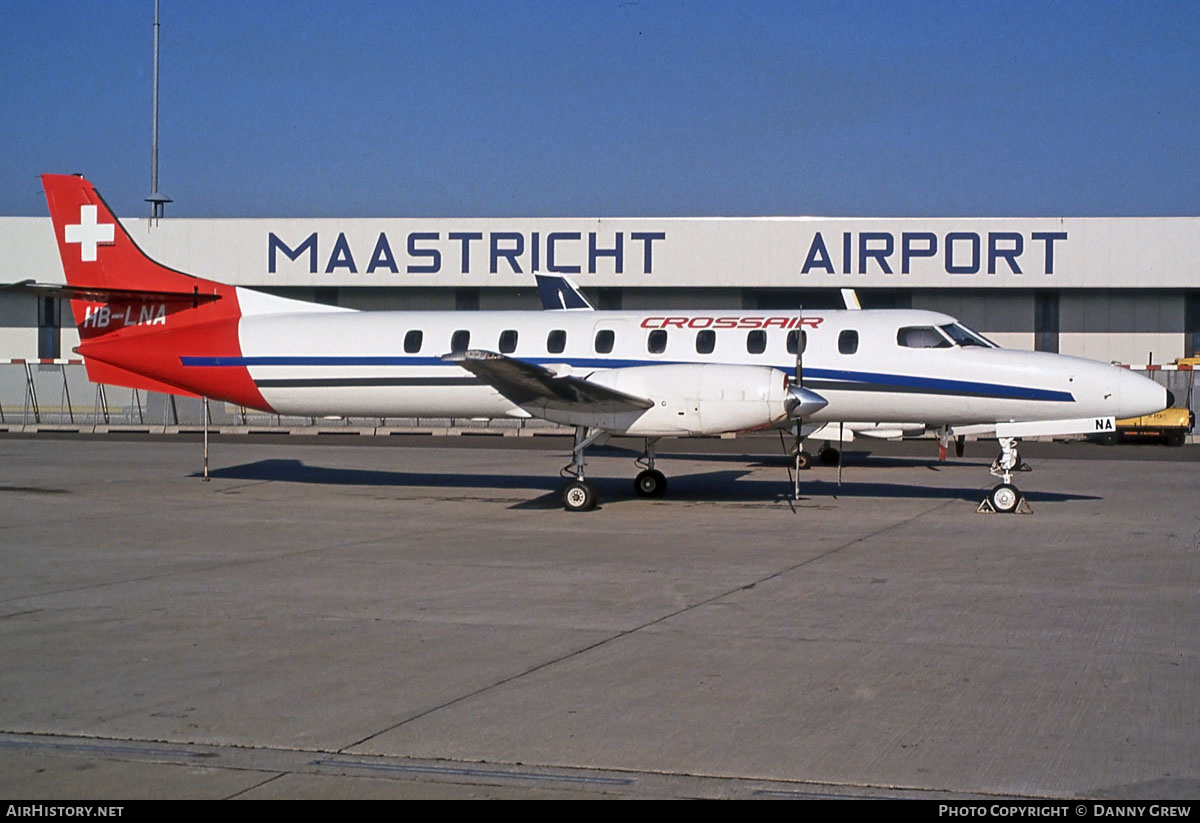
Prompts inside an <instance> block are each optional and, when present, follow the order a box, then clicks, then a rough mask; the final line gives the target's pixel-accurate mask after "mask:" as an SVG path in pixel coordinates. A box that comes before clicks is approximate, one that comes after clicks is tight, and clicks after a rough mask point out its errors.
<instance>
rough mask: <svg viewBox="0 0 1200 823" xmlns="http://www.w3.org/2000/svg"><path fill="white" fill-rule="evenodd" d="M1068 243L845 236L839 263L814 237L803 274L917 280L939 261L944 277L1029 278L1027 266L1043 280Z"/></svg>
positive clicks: (999, 235)
mask: <svg viewBox="0 0 1200 823" xmlns="http://www.w3.org/2000/svg"><path fill="white" fill-rule="evenodd" d="M1066 240H1067V233H1066V232H1065V231H1035V232H1030V233H1029V237H1028V243H1027V242H1026V236H1025V235H1024V234H1021V233H1020V232H1012V231H990V232H987V233H986V234H980V233H979V232H973V231H952V232H947V233H946V234H945V236H944V237H941V238H939V237H938V235H936V234H934V233H933V232H926V231H906V232H900V233H899V242H897V237H896V234H895V233H893V232H886V231H864V232H858V233H857V236H856V235H855V233H854V232H842V238H841V243H840V247H841V256H840V258H835V257H834V255H833V254H832V253H831V251H830V246H829V243H828V242H827V241H826V239H825V237H824V236H823V235H822V234H821V232H815V233H814V234H813V237H812V241H811V242H810V243H809V245H808V253H807V254H806V255H805V257H804V264H803V266H801V268H800V273H801V274H811V273H813V272H824V273H826V274H851V273H855V272H857V273H858V274H864V275H865V274H896V273H897V272H896V267H897V266H898V267H899V274H902V275H904V274H912V272H913V268H914V266H919V265H921V261H923V260H930V261H939V258H940V261H939V262H940V264H941V269H942V271H944V272H945V273H946V274H952V275H977V274H980V273H981V272H986V273H987V274H1025V269H1024V268H1023V267H1022V263H1024V265H1025V266H1028V267H1029V268H1030V270H1031V271H1033V270H1036V268H1037V267H1038V266H1039V264H1040V268H1041V271H1042V273H1043V274H1051V275H1052V274H1054V252H1055V250H1056V246H1055V244H1056V243H1058V242H1059V241H1063V242H1065V241H1066ZM837 247H838V246H837V245H835V246H834V248H837ZM1022 258H1024V259H1023V260H1022ZM1030 258H1033V259H1032V260H1031V259H1030ZM1039 258H1040V259H1039ZM934 265H937V263H936V262H935V263H934Z"/></svg>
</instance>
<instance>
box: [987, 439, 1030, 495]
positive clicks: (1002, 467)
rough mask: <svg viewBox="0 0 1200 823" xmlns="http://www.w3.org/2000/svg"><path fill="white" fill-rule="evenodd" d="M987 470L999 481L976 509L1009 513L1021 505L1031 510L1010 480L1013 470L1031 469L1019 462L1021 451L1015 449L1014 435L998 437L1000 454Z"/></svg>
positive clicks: (1015, 440)
mask: <svg viewBox="0 0 1200 823" xmlns="http://www.w3.org/2000/svg"><path fill="white" fill-rule="evenodd" d="M989 471H990V472H991V474H992V476H994V477H999V478H1000V480H1001V482H1000V483H998V484H997V485H996V486H995V487H993V488H992V490H991V491H990V492H988V496H987V498H985V499H984V501H983V502H982V503H980V504H979V509H978V511H981V512H983V511H989V510H990V511H994V512H996V513H997V514H1010V513H1012V512H1015V511H1017V510H1018V509H1019V508H1021V507H1022V506H1024V508H1025V510H1026V511H1032V509H1030V508H1029V502H1028V501H1026V500H1025V497H1024V495H1022V494H1021V491H1020V489H1018V488H1017V487H1016V486H1014V485H1013V482H1012V476H1013V472H1021V471H1026V472H1027V471H1032V469H1030V468H1029V466H1028V464H1026V463H1022V462H1021V453H1020V452H1019V451H1017V439H1016V438H1015V437H1001V438H1000V454H999V455H997V456H996V459H995V460H994V461H992V467H991V469H989Z"/></svg>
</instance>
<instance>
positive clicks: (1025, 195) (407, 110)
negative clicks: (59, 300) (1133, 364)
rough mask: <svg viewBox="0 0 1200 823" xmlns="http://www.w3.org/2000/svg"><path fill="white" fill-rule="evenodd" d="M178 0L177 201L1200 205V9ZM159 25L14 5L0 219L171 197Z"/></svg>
mask: <svg viewBox="0 0 1200 823" xmlns="http://www.w3.org/2000/svg"><path fill="white" fill-rule="evenodd" d="M161 8H162V12H161V14H162V23H163V27H162V69H161V92H160V95H161V96H160V163H159V178H160V188H161V189H162V190H163V192H164V193H166V194H167V195H168V196H170V197H172V198H173V199H174V200H175V201H176V202H175V203H174V204H171V205H168V207H167V214H168V216H189V217H223V216H229V217H250V216H279V217H291V216H296V217H302V216H314V217H318V216H344V217H374V216H397V217H418V216H431V217H437V216H598V215H607V216H688V215H793V214H822V215H846V216H1009V215H1011V216H1076V215H1078V216H1088V215H1131V216H1137V215H1196V214H1200V194H1198V191H1200V3H1194V2H1179V3H1167V2H1162V3H1116V2H1082V0H1081V1H1080V2H1069V3H1056V2H1047V1H1045V0H1043V2H991V3H970V2H938V1H937V0H932V1H930V0H926V2H846V1H845V0H842V1H840V2H744V3H733V2H728V3H720V2H679V1H677V0H616V2H565V1H564V2H521V1H520V0H509V2H483V1H482V0H481V1H480V2H453V0H451V1H450V2H424V3H407V2H355V1H354V0H351V1H350V2H340V3H328V2H307V0H287V2H269V1H268V0H253V1H252V2H248V3H246V2H238V3H234V2H219V1H218V0H190V1H189V2H183V0H162V3H161ZM152 20H153V0H136V1H135V0H111V1H110V2H96V1H95V0H86V1H84V0H78V1H76V0H71V1H70V2H68V0H44V1H43V2H34V0H6V1H5V2H3V3H0V146H2V147H3V154H4V159H3V162H2V163H0V214H5V215H43V214H45V202H44V200H43V199H42V195H41V190H40V185H39V183H38V181H37V175H38V174H39V173H41V172H45V171H54V172H76V171H80V172H84V173H85V174H87V176H88V177H89V178H90V179H91V180H92V181H93V182H94V183H95V184H96V185H97V187H98V188H99V189H100V191H101V192H102V193H104V195H105V197H106V198H107V199H108V200H109V202H110V203H111V204H112V205H113V206H114V208H115V209H116V210H117V211H118V213H120V214H122V215H129V216H137V215H141V214H143V213H145V211H146V209H147V206H146V205H145V204H144V203H143V202H142V201H143V199H144V198H145V197H146V195H147V194H148V193H149V185H150V182H149V178H150V171H149V168H150V160H149V157H150V102H151V70H150V65H151V43H152V30H151V23H152Z"/></svg>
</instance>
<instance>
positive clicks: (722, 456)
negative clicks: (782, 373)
mask: <svg viewBox="0 0 1200 823" xmlns="http://www.w3.org/2000/svg"><path fill="white" fill-rule="evenodd" d="M588 454H594V455H596V456H605V457H623V456H626V455H628V456H629V459H631V460H632V459H634V458H636V457H637V456H638V455H640V454H641V452H640V451H638V450H635V449H625V448H622V447H620V446H611V445H609V446H602V447H599V448H593V449H591V450H590V451H589V452H588ZM655 457H656V459H657V460H660V461H675V460H679V461H688V460H693V461H699V460H703V461H704V462H706V463H741V464H743V465H750V466H755V467H762V468H765V467H770V466H779V467H780V468H785V467H787V466H790V465H793V464H794V462H795V458H793V457H791V456H790V455H787V454H783V453H779V454H736V453H730V454H726V453H722V452H711V453H710V452H668V451H659V452H658V453H657V454H656V455H655ZM813 457H814V460H813V466H812V469H815V470H818V471H824V470H828V469H833V470H834V471H837V464H836V463H834V464H833V465H832V466H826V465H824V464H823V463H821V462H820V461H818V460H816V459H815V458H816V455H815V453H814V454H813ZM991 464H992V461H991V460H990V459H984V458H982V457H980V458H976V459H971V458H969V457H952V458H948V459H947V460H939V459H938V458H937V457H936V456H930V457H910V456H902V455H897V456H894V457H889V456H885V455H874V454H873V453H872V452H870V451H844V452H842V468H843V469H848V468H855V467H859V468H873V469H912V468H926V469H934V470H937V469H940V468H945V467H953V466H977V467H982V468H987V467H988V466H990V465H991Z"/></svg>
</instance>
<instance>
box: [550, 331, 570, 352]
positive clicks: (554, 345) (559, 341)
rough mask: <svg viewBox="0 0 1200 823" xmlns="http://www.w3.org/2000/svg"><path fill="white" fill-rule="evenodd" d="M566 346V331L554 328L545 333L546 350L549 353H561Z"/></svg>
mask: <svg viewBox="0 0 1200 823" xmlns="http://www.w3.org/2000/svg"><path fill="white" fill-rule="evenodd" d="M566 347H567V333H566V332H565V331H563V330H562V329H555V330H554V331H552V332H550V333H549V334H548V335H546V351H548V352H550V353H551V354H562V351H563V349H565V348H566Z"/></svg>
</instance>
